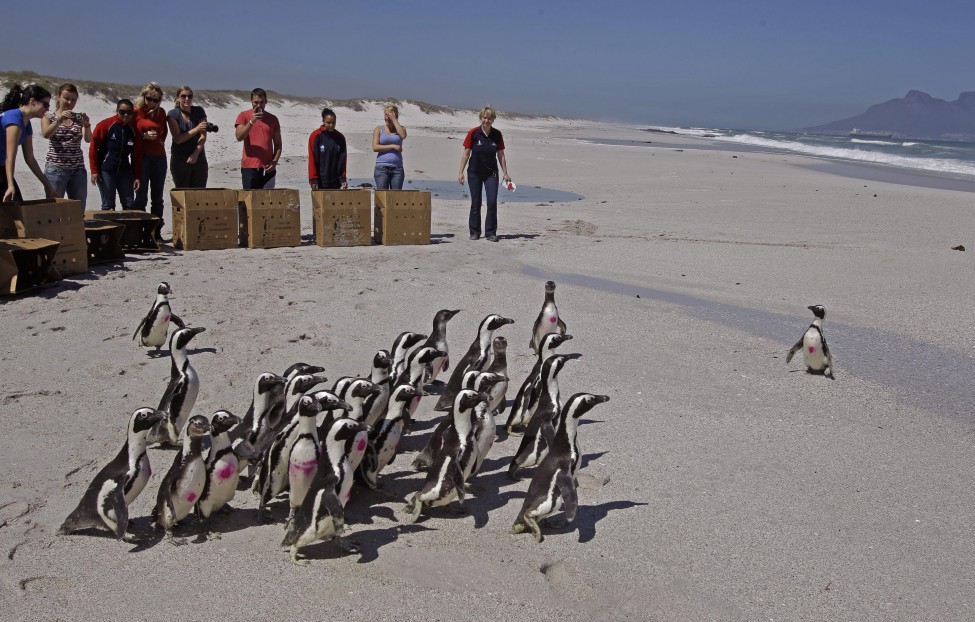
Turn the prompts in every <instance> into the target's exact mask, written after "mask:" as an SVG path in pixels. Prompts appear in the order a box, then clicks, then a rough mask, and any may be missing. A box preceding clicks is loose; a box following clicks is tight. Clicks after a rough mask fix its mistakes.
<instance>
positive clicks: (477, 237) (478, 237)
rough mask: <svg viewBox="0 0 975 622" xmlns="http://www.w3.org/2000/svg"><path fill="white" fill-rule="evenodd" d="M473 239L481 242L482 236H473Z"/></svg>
mask: <svg viewBox="0 0 975 622" xmlns="http://www.w3.org/2000/svg"><path fill="white" fill-rule="evenodd" d="M471 239H472V240H480V239H481V236H479V235H472V236H471Z"/></svg>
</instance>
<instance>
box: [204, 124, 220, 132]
mask: <svg viewBox="0 0 975 622" xmlns="http://www.w3.org/2000/svg"><path fill="white" fill-rule="evenodd" d="M207 131H208V132H219V131H220V128H219V127H217V125H216V124H215V123H210V122H209V121H208V122H207Z"/></svg>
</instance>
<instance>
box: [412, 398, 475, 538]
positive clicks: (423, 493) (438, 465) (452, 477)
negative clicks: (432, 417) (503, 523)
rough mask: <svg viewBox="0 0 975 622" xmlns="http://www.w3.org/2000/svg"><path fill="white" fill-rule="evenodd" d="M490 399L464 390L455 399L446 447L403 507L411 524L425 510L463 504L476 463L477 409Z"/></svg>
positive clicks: (445, 437)
mask: <svg viewBox="0 0 975 622" xmlns="http://www.w3.org/2000/svg"><path fill="white" fill-rule="evenodd" d="M486 401H487V396H486V395H484V394H483V393H478V392H476V391H472V390H470V389H461V390H460V391H459V392H458V393H457V397H456V398H455V400H454V408H453V418H452V420H451V425H450V426H449V427H448V428H447V430H446V431H445V432H444V436H443V446H442V447H440V449H439V450H438V451H437V452H436V454H435V455H434V461H433V466H431V467H430V470H429V471H427V477H426V480H425V481H424V483H423V487H422V488H421V489H420V491H419V492H417V493H416V494H414V495H413V498H412V499H410V502H409V503H407V505H406V507H405V508H404V510H403V511H404V512H406V513H407V514H409V517H408V518H407V521H408V522H411V523H415V522H416V521H417V519H418V518H419V517H420V512H421V511H422V510H423V508H424V507H438V506H444V505H447V504H449V503H450V502H451V501H453V500H455V499H456V500H458V501H459V502H460V503H461V504H463V502H464V494H465V484H466V482H467V478H468V476H470V474H471V470H472V469H473V467H474V462H475V461H476V460H477V442H476V440H475V438H474V407H475V406H477V405H478V404H479V403H482V402H486Z"/></svg>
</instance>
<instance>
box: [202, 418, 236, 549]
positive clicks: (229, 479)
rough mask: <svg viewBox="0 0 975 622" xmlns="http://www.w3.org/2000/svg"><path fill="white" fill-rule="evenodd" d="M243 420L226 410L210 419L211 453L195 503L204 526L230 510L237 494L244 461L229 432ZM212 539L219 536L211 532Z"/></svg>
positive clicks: (208, 456) (207, 459)
mask: <svg viewBox="0 0 975 622" xmlns="http://www.w3.org/2000/svg"><path fill="white" fill-rule="evenodd" d="M240 421H241V419H240V417H238V416H236V415H234V414H233V413H231V412H229V411H226V410H218V411H217V412H215V413H213V415H212V416H211V417H210V437H211V439H212V441H211V445H210V453H208V454H207V458H206V480H205V481H204V484H203V492H201V493H200V498H199V499H198V500H197V501H196V517H197V519H199V520H200V521H201V522H202V521H204V520H206V519H208V518H210V517H211V516H212V515H213V514H214V513H215V512H217V511H218V510H221V509H225V511H226V510H229V509H230V506H229V505H227V504H228V503H230V502H231V501H232V500H233V498H234V495H235V494H236V493H237V480H238V474H239V473H240V466H239V464H240V462H241V459H240V457H239V456H238V454H237V451H236V450H235V448H234V447H233V446H232V443H231V440H230V431H231V430H232V429H233V428H234V427H235V426H237V425H238V424H239V423H240ZM209 535H210V537H212V538H219V537H220V536H219V534H217V533H216V532H215V531H212V530H211V531H210V534H209Z"/></svg>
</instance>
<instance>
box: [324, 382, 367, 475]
mask: <svg viewBox="0 0 975 622" xmlns="http://www.w3.org/2000/svg"><path fill="white" fill-rule="evenodd" d="M379 392H380V389H379V387H377V386H376V385H375V384H373V383H372V382H370V381H369V380H366V379H365V378H354V379H353V380H352V382H351V383H349V384H347V385H345V386H344V387H342V393H341V394H338V395H339V397H340V398H342V399H344V400H345V401H346V402H347V403H348V405H349V406H350V408H349V409H348V410H347V412H346V414H345V416H346V417H348V418H349V419H352V420H353V421H361V422H363V423H365V421H364V419H365V416H366V413H365V404H366V402H367V401H368V400H369V399H370V397H372V396H375V395H377V394H378V393H379ZM326 421H328V417H326ZM323 425H324V422H323ZM329 425H331V422H329ZM366 425H368V424H366ZM368 446H369V435H368V434H367V433H365V432H360V433H359V437H358V438H357V439H356V444H355V447H353V448H352V453H351V454H350V455H349V460H350V461H351V462H352V468H353V470H354V469H358V468H359V463H360V462H362V457H363V455H365V453H366V449H367V448H368Z"/></svg>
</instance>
